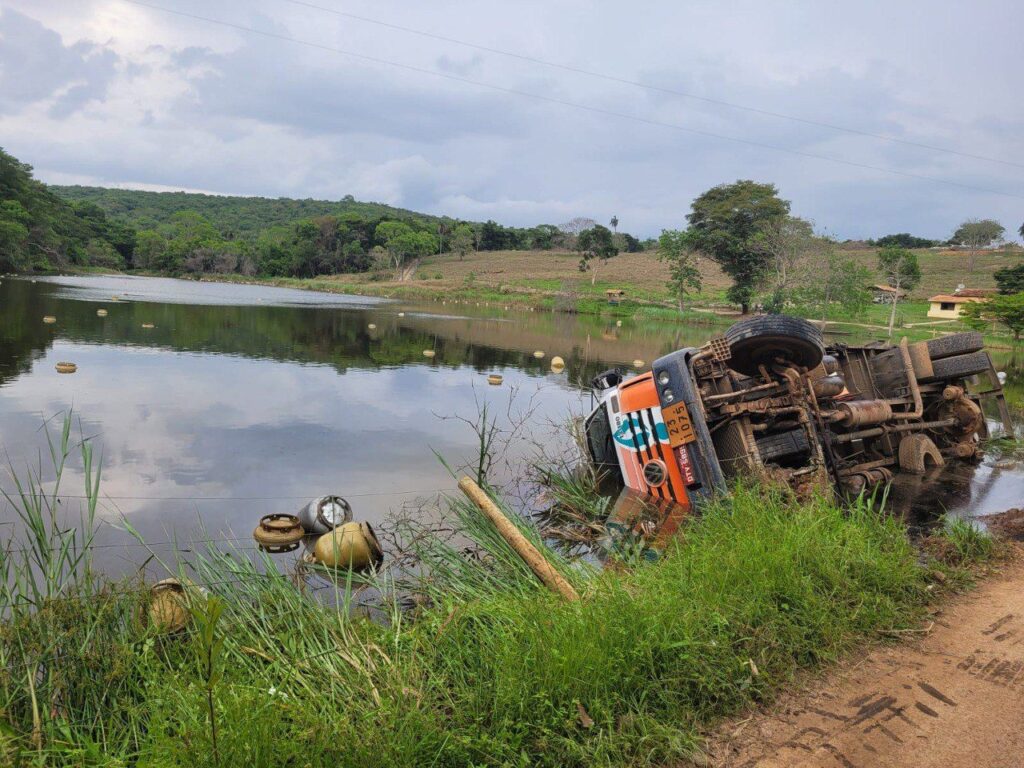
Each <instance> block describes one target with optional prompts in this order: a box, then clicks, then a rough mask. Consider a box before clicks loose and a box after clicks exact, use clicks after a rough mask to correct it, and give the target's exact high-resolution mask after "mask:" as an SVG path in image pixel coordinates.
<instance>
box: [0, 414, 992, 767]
mask: <svg viewBox="0 0 1024 768" xmlns="http://www.w3.org/2000/svg"><path fill="white" fill-rule="evenodd" d="M55 446H56V447H55V451H54V457H55V462H60V461H61V459H62V457H64V456H67V455H68V453H69V450H70V448H69V446H70V441H69V438H68V432H67V431H65V432H64V434H63V435H62V437H61V438H58V439H57V440H56V441H55ZM96 482H97V481H96V480H95V479H94V480H93V484H92V486H91V487H90V488H89V489H88V491H87V495H89V496H90V497H91V498H95V497H96V495H97V493H98V490H97V485H96ZM24 490H25V493H24V494H23V495H22V496H19V497H17V498H14V499H10V500H9V501H10V502H12V503H14V504H15V505H16V506H18V508H19V509H20V510H21V512H22V515H23V521H22V522H23V525H22V526H21V534H20V535H17V536H15V537H14V539H13V541H12V542H11V544H10V545H9V547H8V548H7V549H6V550H5V551H4V554H3V559H2V560H0V568H2V574H3V584H4V585H5V586H4V590H3V594H2V595H0V602H2V603H3V605H4V606H5V608H4V610H5V614H4V620H3V623H2V624H0V755H2V757H0V763H2V764H4V765H19V764H20V765H110V766H114V765H145V766H209V765H224V766H234V765H247V766H253V767H256V766H305V765H338V766H372V765H380V766H402V765H408V766H421V765H451V766H455V765H459V766H461V765H560V766H561V765H587V766H591V765H648V764H658V763H661V762H663V761H668V760H671V759H674V758H677V757H681V756H685V755H688V754H691V753H692V752H693V751H694V750H695V749H697V748H698V747H699V743H700V733H701V731H702V729H704V728H705V727H707V726H708V725H710V724H712V723H713V722H714V721H715V720H717V719H718V718H720V717H723V716H726V715H729V714H731V713H735V712H736V711H737V710H738V709H740V708H742V707H745V706H747V705H749V704H750V703H751V702H758V701H761V700H764V699H767V698H770V697H771V696H772V694H773V693H774V692H776V691H777V690H778V689H779V688H780V687H781V686H784V685H785V684H786V683H787V682H788V681H789V680H790V679H791V678H792V676H793V675H794V673H796V672H797V670H799V669H801V668H806V667H813V666H816V665H818V664H821V663H824V662H828V661H830V660H832V659H835V658H837V657H838V656H839V655H841V654H843V653H844V652H847V651H849V650H850V649H851V648H853V647H855V646H856V645H857V644H858V643H861V642H863V641H865V640H868V639H871V638H874V637H877V636H879V633H886V632H889V631H891V630H893V629H899V628H905V627H909V626H912V625H913V624H914V622H915V621H916V620H917V619H918V618H919V617H920V615H921V612H922V610H923V608H924V606H925V604H926V602H927V601H928V599H929V597H930V595H931V592H930V591H929V589H928V578H929V574H930V573H933V572H934V569H935V568H936V567H937V566H936V565H935V564H934V563H932V562H930V561H928V560H927V557H923V556H922V555H920V553H918V552H917V551H916V550H915V549H914V547H912V546H911V544H910V543H909V542H908V540H907V537H906V534H905V531H904V530H903V529H902V527H901V526H900V525H899V524H898V523H897V522H896V521H894V520H891V519H888V518H886V517H884V516H881V515H878V514H875V513H872V512H871V511H869V509H868V508H867V505H862V506H858V507H856V508H854V509H853V510H848V511H846V512H844V511H843V510H840V509H839V508H837V507H836V506H834V505H833V504H832V503H830V502H828V501H826V500H823V499H819V500H815V501H812V502H809V503H804V504H796V503H795V502H793V501H792V500H790V499H788V498H787V497H784V496H782V495H779V494H776V493H774V492H773V491H771V490H770V489H765V488H753V487H749V488H748V487H739V488H737V489H736V490H735V491H734V493H733V494H732V496H731V498H729V499H728V500H725V501H722V502H721V503H719V504H718V505H716V506H714V507H713V508H711V509H709V510H707V512H706V513H705V514H704V515H703V516H702V517H700V518H695V519H693V520H692V522H691V523H690V524H689V525H688V526H687V527H686V529H685V531H684V533H683V535H682V536H681V537H680V538H679V540H678V542H677V544H676V545H675V546H674V547H673V548H672V549H671V550H670V551H669V552H668V553H667V555H666V556H665V557H664V558H663V559H662V560H661V561H660V562H658V563H656V564H653V565H643V566H637V567H635V568H628V567H621V568H615V569H604V570H599V569H596V568H594V567H593V566H588V565H585V564H580V563H571V562H568V561H565V560H563V559H561V558H559V556H557V555H555V554H554V553H549V556H550V558H551V559H552V561H553V563H554V564H555V565H556V567H558V568H559V569H560V570H562V572H563V573H564V574H566V575H567V577H568V578H570V579H571V580H572V581H573V582H574V584H575V586H576V588H577V589H578V590H579V592H580V593H581V594H582V595H583V598H582V600H580V601H579V602H577V603H565V602H562V601H560V600H559V599H557V598H556V597H554V596H552V595H551V594H550V593H548V592H547V591H545V590H543V589H541V588H540V587H538V585H537V583H536V581H535V580H534V578H533V577H532V575H531V574H530V573H529V571H528V570H527V569H526V568H525V567H524V566H523V564H522V563H521V562H520V561H519V560H518V559H517V558H515V557H514V556H513V555H512V554H511V553H510V551H509V550H508V549H507V547H506V546H505V545H503V544H502V542H501V540H500V539H498V538H497V537H496V536H495V535H494V533H493V530H491V529H490V528H489V527H488V526H487V525H486V524H483V523H481V519H480V517H479V515H477V514H476V513H475V511H474V510H473V508H471V507H469V506H468V504H467V503H466V502H464V501H462V500H457V499H453V500H450V502H449V504H448V505H446V508H447V512H446V515H447V519H446V523H447V526H446V527H448V528H450V529H454V530H456V531H458V532H460V534H461V536H462V537H463V539H462V540H459V541H456V542H450V541H449V540H447V539H444V538H440V537H439V534H436V533H432V532H428V531H424V530H419V531H418V534H419V535H417V536H414V537H412V538H413V540H414V543H413V544H411V547H412V550H413V551H414V552H415V553H416V554H417V555H418V558H419V562H420V563H421V564H422V566H423V567H424V571H421V573H422V572H426V573H428V574H429V576H428V577H426V578H418V579H415V580H412V581H409V582H407V583H404V584H402V585H400V587H401V588H400V589H396V585H395V583H393V582H391V581H390V580H389V577H384V576H383V575H382V576H381V577H379V579H378V580H377V581H376V582H375V583H374V585H373V586H374V587H376V588H377V589H379V590H380V591H381V592H382V593H383V595H384V597H383V598H382V599H381V600H379V601H377V602H375V604H374V608H373V609H372V610H371V611H369V612H367V611H365V610H363V609H361V608H359V607H358V606H356V605H355V602H356V595H355V593H354V592H353V588H354V585H353V584H352V583H346V582H345V581H344V580H343V581H342V582H340V583H339V584H337V586H336V587H335V591H334V595H333V598H334V600H327V601H325V600H324V599H323V597H324V596H323V595H322V594H321V595H319V596H317V595H312V594H310V592H309V591H308V590H305V589H303V588H302V584H303V583H304V580H303V579H302V578H297V577H296V575H295V574H293V573H286V572H283V571H281V570H278V568H277V566H276V564H275V561H273V560H271V559H270V558H266V559H264V560H261V561H257V562H255V563H254V562H252V561H250V560H249V559H248V558H247V557H246V556H245V554H244V553H221V552H216V551H211V552H209V553H207V554H205V555H203V554H190V555H187V556H185V555H183V557H185V558H187V560H184V559H183V560H182V561H181V562H180V563H177V564H169V565H170V567H171V569H173V570H178V569H180V573H181V575H182V577H183V578H184V577H186V576H187V578H188V579H189V580H190V582H191V583H192V584H194V585H195V587H194V588H190V590H189V592H188V596H189V598H188V603H187V610H188V612H189V615H190V617H191V618H190V628H189V629H187V630H186V631H185V632H183V633H180V634H176V635H167V634H166V633H163V632H161V631H160V628H159V627H157V626H154V625H153V623H152V621H150V620H148V619H147V617H148V616H149V612H148V592H147V590H146V588H145V586H144V585H142V584H140V583H137V582H132V581H122V582H118V583H114V584H110V583H106V582H104V581H102V580H100V579H97V578H95V577H94V576H93V575H92V574H91V573H90V571H89V563H88V552H89V544H90V542H89V539H88V537H86V538H82V537H81V534H78V533H75V532H73V530H72V529H71V528H69V527H68V526H67V525H66V524H65V523H64V522H62V518H61V515H62V514H63V512H62V511H60V510H63V509H64V507H63V506H62V505H60V504H58V503H57V500H58V498H59V497H58V495H57V494H55V493H53V494H47V495H43V494H41V493H40V492H39V491H38V488H37V487H36V486H35V484H34V483H32V482H30V483H28V484H26V485H25V486H24ZM90 508H91V507H90V505H89V504H88V503H87V508H86V513H85V514H86V520H85V521H84V524H85V527H86V528H87V527H88V521H89V519H90V518H89V515H90V513H89V509H90ZM411 532H412V531H410V533H411ZM531 535H533V536H534V537H535V538H536V532H533V531H531ZM956 536H958V537H960V538H959V539H958V540H957V544H956V547H955V549H956V551H957V552H963V553H965V554H964V557H963V558H962V560H963V561H964V562H969V560H970V558H971V557H974V556H975V555H974V553H975V551H976V550H977V551H978V552H981V549H977V548H975V547H974V546H973V544H972V538H971V537H972V534H971V532H969V531H967V532H965V531H963V530H961V529H957V530H956ZM467 538H468V539H470V540H473V541H475V542H476V543H477V545H478V548H477V551H476V556H467V555H466V552H465V550H464V547H465V543H466V539H467ZM922 563H924V565H922ZM200 587H203V588H205V591H201V590H200V589H199V588H200ZM399 594H401V595H402V597H403V598H404V602H410V603H413V604H415V605H417V606H419V607H417V608H415V609H412V610H403V609H401V608H400V607H399V600H398V597H397V595H399ZM325 602H326V603H327V604H325ZM332 602H337V603H338V605H339V606H340V607H330V605H329V604H330V603H332Z"/></svg>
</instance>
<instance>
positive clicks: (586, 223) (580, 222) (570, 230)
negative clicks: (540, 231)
mask: <svg viewBox="0 0 1024 768" xmlns="http://www.w3.org/2000/svg"><path fill="white" fill-rule="evenodd" d="M596 226H597V222H596V221H594V220H593V219H588V218H587V217H586V216H576V217H575V218H572V219H569V220H568V221H567V222H565V223H564V224H559V225H558V231H559V232H561V233H562V234H563V235H564V236H565V245H566V246H567V247H568V248H571V249H572V250H574V251H575V250H578V249H579V242H578V240H579V237H580V234H582V233H583V232H584V231H586V230H588V229H593V228H594V227H596Z"/></svg>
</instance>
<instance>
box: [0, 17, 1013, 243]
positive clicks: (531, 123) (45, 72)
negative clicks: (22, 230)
mask: <svg viewBox="0 0 1024 768" xmlns="http://www.w3.org/2000/svg"><path fill="white" fill-rule="evenodd" d="M147 6H148V7H147ZM156 6H160V7H163V8H165V9H171V10H174V11H177V12H178V14H177V15H176V14H172V13H167V12H166V11H162V10H158V9H157V8H156ZM316 6H318V7H316ZM332 11H335V12H334V13H332ZM343 14H348V15H343ZM197 16H198V17H202V18H195V17H197ZM353 16H361V17H365V18H364V19H363V20H360V19H356V18H353ZM365 19H372V20H374V21H376V22H383V23H384V24H381V23H372V22H371V21H367V20H365ZM216 22H220V23H216ZM387 25H397V26H400V27H405V28H408V29H413V30H417V31H420V32H425V33H429V35H433V36H434V37H432V36H429V35H422V34H414V33H411V32H409V31H405V30H402V29H396V28H394V26H387ZM1022 28H1024V5H1021V3H1020V2H1019V1H1018V0H999V1H997V2H984V0H983V1H982V2H977V3H973V4H967V3H963V2H948V1H946V0H896V2H893V0H885V1H884V2H876V1H875V0H860V1H859V2H855V3H851V2H848V1H845V2H844V1H838V0H816V1H807V2H801V1H798V0H793V1H791V2H785V3H782V2H775V3H765V2H763V1H762V2H758V1H755V0H741V1H738V2H730V3H721V2H713V1H712V0H697V1H694V0H683V1H680V0H674V1H672V0H665V1H662V0H649V1H648V2H644V3H619V2H610V1H609V2H603V1H597V0H595V1H593V2H584V0H518V2H515V3H512V2H504V3H499V2H494V1H493V0H475V2H472V3H470V2H466V1H465V0H464V1H463V2H455V0H432V2H429V3H426V2H415V3H414V2H410V1H409V0H407V1H406V2H398V1H397V0H373V2H370V0H308V1H307V0H303V1H302V2H297V1H296V0H247V1H246V2H244V3H242V2H237V0H236V1H234V2H231V1H229V0H144V3H141V4H140V3H136V2H128V0H0V146H3V147H4V148H5V149H6V150H7V151H9V152H11V153H13V154H14V155H16V156H17V157H19V158H20V159H22V160H24V161H25V162H28V163H30V164H32V165H33V166H34V167H35V168H36V172H37V175H38V176H39V177H40V178H42V179H43V180H45V181H49V182H53V183H80V184H97V185H108V186H115V185H116V186H127V187H138V188H144V189H158V190H164V189H168V190H169V189H190V190H201V191H208V192H217V193H229V194H245V195H265V196H271V197H277V196H288V197H316V198H328V199H337V198H340V197H341V196H343V195H346V194H351V195H354V196H355V197H357V198H359V199H365V200H377V201H381V202H387V203H391V204H395V205H401V206H404V207H408V208H413V209H417V210H423V211H429V212H432V213H446V214H449V215H452V216H460V217H464V218H472V219H484V218H494V219H496V220H498V221H501V222H503V223H507V224H517V225H526V224H535V223H540V222H551V223H558V222H560V221H563V220H565V219H568V218H570V217H572V216H580V215H582V216H590V217H593V218H595V219H597V220H607V219H609V218H610V217H611V216H612V215H613V214H615V215H617V216H618V217H619V219H620V221H621V226H622V227H623V228H625V229H627V230H629V231H633V232H636V233H639V234H644V235H650V234H656V233H657V232H658V231H659V230H660V229H661V228H663V227H678V226H680V225H681V224H682V223H683V217H684V216H685V214H686V213H687V211H688V209H689V203H690V201H691V200H692V199H693V198H694V197H695V196H696V195H697V194H699V193H700V192H702V191H703V190H705V189H707V188H708V187H710V186H713V185H715V184H718V183H722V182H729V181H733V180H735V179H737V178H752V179H757V180H761V181H771V182H774V183H775V184H777V185H778V186H779V189H780V191H781V193H782V195H783V196H784V197H786V198H788V199H790V200H792V201H793V210H794V212H796V213H798V214H800V215H802V216H806V217H808V218H811V219H813V220H814V221H815V222H816V223H817V225H818V227H819V228H821V229H822V230H825V231H828V232H831V233H832V234H835V235H837V236H839V237H844V238H845V237H868V236H877V235H880V234H885V233H887V232H893V231H907V230H909V231H911V232H914V233H916V234H920V235H926V236H932V237H947V236H949V234H950V233H951V232H952V230H953V229H954V228H955V226H956V224H957V223H958V222H959V221H961V220H962V219H964V218H967V217H993V218H997V219H999V220H1000V221H1001V222H1002V223H1003V224H1004V225H1005V226H1006V227H1007V230H1008V231H1010V232H1013V233H1014V234H1016V230H1017V228H1018V227H1019V226H1021V222H1022V221H1024V98H1022V94H1024V74H1022V73H1024V66H1022V64H1021V57H1020V33H1021V29H1022ZM436 36H443V37H446V38H451V39H454V40H459V41H463V42H468V43H473V44H475V45H477V46H481V47H482V48H490V49H500V50H502V51H508V52H513V53H515V54H518V55H519V56H521V57H528V58H532V59H540V60H543V61H546V62H554V63H557V64H560V65H564V66H565V67H569V68H575V69H577V70H581V69H582V70H587V71H590V72H597V73H602V74H604V75H608V76H610V77H595V76H591V75H587V74H583V73H580V72H573V71H570V70H568V69H565V68H557V67H552V66H546V65H544V64H542V63H537V62H534V61H529V60H527V59H526V58H515V57H510V56H506V55H502V54H500V53H495V52H491V51H487V50H482V49H481V48H480V47H478V48H474V47H469V46H465V45H459V44H457V43H455V42H451V41H448V40H441V39H437V37H436ZM296 41H301V42H296ZM339 50H341V51H347V52H349V53H350V54H355V56H352V55H345V54H344V53H340V52H339ZM360 57H362V58H360ZM374 59H375V60H383V61H387V62H392V64H388V63H382V61H374ZM395 65H400V66H395ZM622 80H626V81H633V82H635V83H640V84H642V85H647V86H651V87H650V88H644V87H640V86H637V85H632V84H628V83H624V82H621V81H622ZM683 94H689V95H690V96H691V97H686V96H685V95H683ZM693 96H698V97H702V98H703V99H706V100H701V99H697V98H692V97H693ZM708 100H711V101H708ZM713 102H729V103H732V104H737V105H742V106H744V107H748V108H750V109H738V108H735V107H730V106H725V105H722V104H720V103H713ZM754 110H761V112H758V111H754ZM764 112H772V113H779V114H784V115H788V116H792V117H798V118H800V119H801V120H804V121H811V123H818V124H820V123H827V124H830V125H832V126H841V127H843V128H846V129H850V130H847V131H843V130H835V129H832V128H828V127H824V126H821V125H814V124H809V123H808V122H798V121H794V120H789V119H783V118H780V117H774V116H770V115H766V114H763V113H764ZM858 131H859V132H862V133H856V132H858ZM863 133H869V134H880V135H884V136H888V137H893V138H897V139H900V140H901V141H902V143H897V142H892V141H886V140H883V139H878V138H873V137H870V136H865V135H863ZM720 137H730V138H731V139H732V140H730V139H729V138H720ZM765 145H769V146H765ZM916 145H928V146H930V147H936V148H940V149H941V150H949V151H937V150H933V149H926V148H923V147H921V146H916ZM771 147H775V148H777V149H773V148H771ZM780 150H788V151H780ZM811 155H813V156H819V157H811ZM967 155H973V156H978V157H969V156H967ZM821 157H824V158H833V159H834V160H841V161H843V162H834V161H832V160H827V159H820V158H821ZM923 177H927V178H923Z"/></svg>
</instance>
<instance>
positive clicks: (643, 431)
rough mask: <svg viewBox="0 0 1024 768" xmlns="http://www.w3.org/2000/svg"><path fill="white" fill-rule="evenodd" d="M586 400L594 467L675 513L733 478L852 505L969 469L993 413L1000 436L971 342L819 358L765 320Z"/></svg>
mask: <svg viewBox="0 0 1024 768" xmlns="http://www.w3.org/2000/svg"><path fill="white" fill-rule="evenodd" d="M594 390H595V393H596V395H597V397H598V400H599V402H598V405H597V407H596V408H595V409H594V411H593V412H592V413H591V414H590V416H589V418H588V419H587V422H586V427H587V429H586V434H587V442H588V447H589V449H590V452H591V455H592V457H593V459H594V461H595V463H597V464H598V465H601V466H604V467H607V468H608V469H610V470H611V471H612V472H617V473H620V474H621V478H622V481H623V483H624V485H625V486H626V488H628V489H631V490H632V491H634V492H638V493H640V494H644V495H646V496H648V497H651V498H653V499H655V500H665V501H672V502H675V503H676V504H677V505H679V506H681V507H683V508H684V509H688V508H690V507H692V506H695V505H699V504H700V502H701V501H702V500H703V499H706V498H709V497H710V496H712V495H713V494H714V493H715V492H716V491H720V490H723V489H724V488H725V486H726V483H727V480H728V479H729V478H731V477H734V476H737V475H748V476H761V477H770V478H773V479H775V480H778V481H781V482H784V483H787V484H788V485H789V486H790V487H792V488H793V489H794V490H795V491H796V492H798V493H805V492H808V491H810V490H811V489H813V488H815V487H828V486H829V484H831V485H832V487H834V488H836V489H837V490H839V491H842V492H848V493H853V494H856V493H859V492H861V491H863V490H870V489H871V488H872V487H873V486H876V485H878V484H881V483H885V482H887V481H889V480H891V479H892V477H893V475H894V474H895V473H898V472H910V473H923V472H925V471H926V470H928V469H929V468H931V467H939V466H942V465H944V464H945V463H946V462H950V461H966V462H972V461H977V460H978V459H979V458H980V455H981V450H980V440H981V439H983V438H984V437H986V436H987V435H988V427H987V421H986V418H985V408H986V406H987V404H989V403H991V407H992V408H993V409H994V411H995V412H996V413H997V415H998V418H999V419H1000V420H1001V421H1002V422H1003V424H1004V426H1005V427H1006V429H1007V430H1009V429H1010V416H1009V412H1008V410H1007V408H1006V403H1005V400H1004V399H1003V392H1002V386H1001V383H1000V381H999V377H998V375H997V374H996V371H995V369H994V368H993V365H992V360H991V358H990V357H989V354H988V352H986V351H985V350H984V349H983V344H982V336H981V334H980V333H957V334H953V335H949V336H944V337H941V338H937V339H932V340H930V341H926V342H918V343H914V344H910V343H908V342H907V340H906V339H903V340H902V341H901V342H900V343H899V344H898V345H892V344H885V343H881V342H875V343H870V344H865V345H862V346H857V345H847V344H830V345H828V346H826V345H825V343H824V341H823V338H822V334H821V331H820V330H819V328H818V327H817V326H815V325H814V324H813V323H810V322H808V321H806V320H802V319H799V318H795V317H788V316H785V315H763V316H758V317H753V318H750V319H748V320H743V321H741V322H739V323H736V324H735V325H733V326H732V327H731V328H729V329H728V330H727V331H726V332H725V335H724V336H723V337H719V338H715V339H712V340H711V341H710V342H708V343H707V344H705V345H704V346H703V347H700V348H687V349H681V350H678V351H676V352H673V353H671V354H669V355H666V356H664V357H662V358H659V359H658V360H656V361H655V363H654V365H653V366H652V370H651V371H650V372H649V373H644V374H641V375H639V376H635V377H633V378H629V379H623V378H622V376H621V374H620V373H619V372H618V371H607V372H606V373H604V374H601V375H600V376H598V377H597V378H596V379H595V380H594Z"/></svg>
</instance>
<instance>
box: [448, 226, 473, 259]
mask: <svg viewBox="0 0 1024 768" xmlns="http://www.w3.org/2000/svg"><path fill="white" fill-rule="evenodd" d="M448 246H449V248H450V249H451V252H452V253H456V254H458V256H459V261H462V260H463V259H464V258H466V254H467V253H469V252H470V251H471V250H473V228H472V227H471V226H469V224H459V225H458V226H457V227H455V229H453V230H452V233H451V237H450V239H449V243H448Z"/></svg>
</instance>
